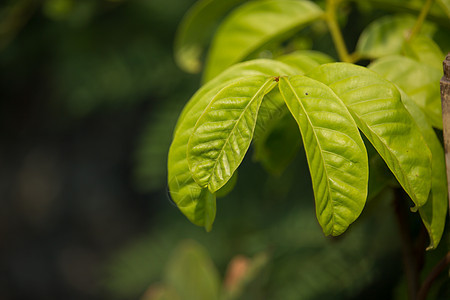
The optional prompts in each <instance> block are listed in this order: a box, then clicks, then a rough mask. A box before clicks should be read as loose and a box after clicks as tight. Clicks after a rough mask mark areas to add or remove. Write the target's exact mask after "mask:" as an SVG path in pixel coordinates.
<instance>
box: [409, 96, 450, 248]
mask: <svg viewBox="0 0 450 300" xmlns="http://www.w3.org/2000/svg"><path fill="white" fill-rule="evenodd" d="M402 101H403V103H404V104H405V107H406V109H408V111H409V113H410V114H411V115H412V116H413V118H414V120H415V121H416V123H417V124H418V125H419V128H420V131H421V133H422V135H423V137H424V139H425V141H426V143H427V145H428V147H429V148H430V150H431V154H432V159H431V170H432V171H433V173H432V178H431V192H430V196H429V199H428V201H427V203H425V205H424V206H422V207H419V213H420V216H421V218H422V221H423V224H424V225H425V228H426V229H427V231H428V235H429V236H430V246H429V247H428V249H434V248H436V247H437V246H438V245H439V242H440V240H441V237H442V234H443V232H444V227H445V218H446V216H447V209H448V204H447V194H448V192H447V173H446V169H445V156H444V149H443V147H442V145H441V143H440V141H439V139H438V138H437V136H436V133H435V132H434V130H433V128H432V127H431V125H430V124H429V123H428V122H427V118H426V116H425V115H424V113H423V112H422V111H421V109H420V108H419V107H418V106H417V105H416V103H415V102H414V101H412V100H411V99H410V98H409V97H408V95H406V93H404V92H403V91H402Z"/></svg>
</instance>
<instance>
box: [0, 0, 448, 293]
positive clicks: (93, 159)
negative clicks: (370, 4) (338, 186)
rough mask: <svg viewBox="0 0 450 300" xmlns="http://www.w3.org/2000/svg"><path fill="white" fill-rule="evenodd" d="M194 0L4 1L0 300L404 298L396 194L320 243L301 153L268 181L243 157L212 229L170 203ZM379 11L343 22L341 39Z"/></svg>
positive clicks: (189, 83) (190, 82)
mask: <svg viewBox="0 0 450 300" xmlns="http://www.w3.org/2000/svg"><path fill="white" fill-rule="evenodd" d="M193 3H194V1H193V0H164V1H156V0H128V1H126V0H109V1H107V0H42V1H37V0H4V1H2V2H1V4H0V299H5V300H7V299H34V300H39V299H179V298H176V296H175V295H173V291H177V292H178V293H180V291H182V292H181V293H182V294H183V295H184V296H183V297H184V298H183V297H182V298H181V299H202V298H201V297H200V296H199V295H210V294H214V293H217V290H220V291H221V293H222V294H225V295H226V297H229V298H227V299H392V298H397V299H402V298H403V297H404V296H405V295H404V292H403V291H404V290H405V288H404V282H403V279H402V276H401V273H402V270H401V251H400V245H399V241H398V232H397V229H396V224H395V219H394V218H393V215H392V211H393V209H392V204H391V195H390V194H389V193H386V194H381V195H380V196H379V197H378V198H376V199H373V200H371V201H370V202H369V203H368V204H367V207H366V208H365V210H364V212H363V215H362V217H361V218H360V219H359V220H358V221H357V222H356V224H355V225H353V226H352V227H351V228H350V230H349V231H348V232H347V233H345V234H344V235H343V236H341V237H339V238H333V239H332V238H327V237H324V236H323V234H322V231H321V229H320V227H319V225H318V223H317V220H316V218H315V212H314V199H313V196H312V188H311V183H310V178H309V172H308V167H307V164H306V161H305V155H304V152H303V150H301V149H300V150H299V151H298V153H297V155H296V156H295V158H294V160H293V163H292V164H290V165H289V166H288V167H287V168H286V170H284V172H282V173H281V174H277V175H270V174H268V173H267V172H265V170H264V169H263V167H262V166H261V165H260V164H258V163H255V162H254V161H253V160H254V159H252V152H251V151H250V153H249V154H248V155H247V158H246V159H245V161H244V164H243V166H242V167H241V168H240V172H239V176H238V182H237V185H236V187H235V189H234V190H233V191H232V192H231V193H230V194H229V195H228V196H226V197H225V198H221V199H218V214H217V219H216V222H215V225H214V228H213V231H212V232H211V233H206V232H205V231H204V229H203V228H198V227H196V226H194V225H192V224H190V223H189V222H188V221H187V219H186V218H185V217H184V216H183V215H182V214H181V213H180V212H179V211H178V209H177V208H176V207H175V206H174V205H173V204H172V203H171V201H170V199H169V197H168V193H167V185H166V158H167V151H168V148H169V145H170V141H171V136H172V131H173V128H174V126H175V122H176V119H177V116H178V114H179V113H180V111H181V109H182V107H183V105H184V104H185V103H186V101H187V100H188V99H189V97H190V96H191V95H192V94H193V93H194V92H195V90H196V89H197V88H198V86H199V84H200V76H199V75H192V74H185V73H183V72H182V71H181V70H179V69H178V67H177V66H176V65H175V63H174V59H173V40H174V36H175V32H176V28H177V26H178V23H179V22H180V20H181V18H182V16H183V15H184V13H185V12H186V11H187V9H188V8H189V7H190V6H191V5H192V4H193ZM379 14H380V13H377V12H369V11H368V12H367V15H364V14H362V15H359V16H356V15H354V16H351V17H352V24H351V25H349V24H348V23H346V24H344V25H345V26H344V33H345V34H346V38H347V40H348V41H349V43H354V42H355V41H356V39H357V36H358V34H359V33H360V32H361V30H362V28H363V26H364V25H366V24H367V23H368V22H370V20H373V19H374V18H376V17H377V16H378V15H379ZM344 23H345V21H344ZM321 30H322V29H321V28H316V32H321ZM315 41H316V42H315V44H314V47H315V48H316V49H319V50H320V49H325V50H327V52H328V53H329V54H331V55H335V54H334V53H333V52H331V53H330V52H329V51H328V50H329V49H330V48H331V45H330V39H329V36H327V35H326V34H322V35H320V36H319V37H318V38H317V39H316V40H315ZM297 44H298V45H306V46H308V47H309V46H311V45H312V41H311V40H308V39H306V40H300V41H299V42H298V43H297ZM306 46H305V47H306ZM300 47H301V46H300ZM275 142H276V141H275ZM410 218H411V219H410V222H411V225H412V228H415V229H416V232H417V235H419V234H420V233H419V232H420V222H419V220H418V218H417V216H414V215H411V216H410ZM445 236H448V235H447V234H446V235H445ZM442 243H443V244H444V246H443V247H441V248H442V249H438V250H435V251H434V252H433V253H434V254H432V255H430V257H429V259H428V260H427V262H426V265H425V266H426V267H427V266H428V264H429V265H430V266H431V265H432V263H433V262H435V261H436V260H437V259H438V258H439V257H440V256H441V254H442V253H444V252H445V250H446V249H445V248H446V244H447V243H448V238H447V240H446V238H444V240H443V242H442ZM427 255H429V254H427ZM230 262H231V263H230ZM230 266H231V267H230ZM227 270H228V271H227ZM230 270H232V271H230ZM242 274H243V275H242ZM435 286H436V287H435V289H434V291H433V293H434V295H435V296H436V297H442V299H448V298H446V296H448V295H449V289H450V288H449V281H448V278H445V277H444V278H441V279H439V280H438V281H437V283H436V285H435ZM208 293H210V294H208ZM171 295H172V296H171ZM189 295H190V296H189ZM157 297H165V298H157ZM189 297H190V298H189ZM205 297H206V298H205ZM205 297H204V298H203V299H208V298H207V296H205ZM209 299H212V298H209ZM437 299H438V298H437Z"/></svg>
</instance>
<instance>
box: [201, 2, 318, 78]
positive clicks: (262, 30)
mask: <svg viewBox="0 0 450 300" xmlns="http://www.w3.org/2000/svg"><path fill="white" fill-rule="evenodd" d="M322 13H323V12H322V10H321V9H320V8H319V7H318V6H317V5H316V4H314V3H312V2H309V1H294V0H278V1H274V0H264V1H253V2H249V3H246V4H244V5H242V6H240V7H239V8H237V9H236V10H234V11H233V12H232V13H231V14H230V15H229V16H228V17H227V18H226V19H225V21H224V22H223V23H222V25H221V26H220V27H219V29H218V30H217V32H216V34H215V37H214V40H213V42H212V45H211V49H210V51H209V54H208V59H207V64H206V66H205V73H204V81H205V82H206V81H209V80H210V79H212V78H214V77H215V76H216V75H217V74H219V73H220V72H221V71H222V70H224V69H226V68H227V67H229V66H231V65H232V64H234V63H236V62H239V61H241V60H243V59H245V58H246V57H247V56H248V55H249V54H251V53H252V52H254V51H256V50H257V49H259V48H260V47H262V46H264V45H265V44H267V43H268V42H269V41H271V40H273V39H276V38H278V39H280V38H282V37H283V36H284V35H285V34H287V33H289V32H291V31H295V30H298V29H300V28H301V27H302V26H304V25H305V24H307V23H310V22H312V21H314V20H317V19H318V18H319V17H320V16H321V15H322Z"/></svg>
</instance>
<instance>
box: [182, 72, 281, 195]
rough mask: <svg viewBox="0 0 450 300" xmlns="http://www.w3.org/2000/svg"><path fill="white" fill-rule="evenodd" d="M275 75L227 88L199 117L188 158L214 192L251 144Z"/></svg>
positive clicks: (203, 183) (202, 183) (199, 178)
mask: <svg viewBox="0 0 450 300" xmlns="http://www.w3.org/2000/svg"><path fill="white" fill-rule="evenodd" d="M275 85H276V82H275V81H274V79H273V77H267V76H255V77H246V78H243V79H241V80H239V81H236V82H233V83H232V84H230V85H228V86H226V87H225V88H223V89H222V90H221V91H220V92H219V93H218V94H217V95H216V96H215V97H214V98H213V99H212V100H211V102H210V103H209V105H208V106H207V108H206V109H205V110H204V112H203V114H202V115H201V117H200V118H199V119H198V121H197V124H196V125H195V128H194V130H193V133H192V135H191V137H190V139H189V143H188V148H187V159H188V163H189V168H190V170H191V173H192V176H193V177H194V180H195V181H196V182H197V183H198V184H199V185H200V186H201V187H204V188H206V187H207V188H209V190H210V191H211V192H212V193H214V192H216V191H217V190H218V189H220V188H221V187H222V186H223V185H224V184H225V183H226V182H227V181H228V180H229V179H230V178H231V176H232V175H233V173H234V171H235V170H236V169H237V167H238V166H239V164H240V163H241V162H242V160H243V159H244V155H245V153H246V152H247V149H248V147H249V146H250V143H251V140H252V138H253V132H254V130H255V125H256V118H257V115H258V110H259V107H260V105H261V102H262V100H263V97H264V95H265V94H267V93H268V92H270V90H271V89H273V88H274V86H275Z"/></svg>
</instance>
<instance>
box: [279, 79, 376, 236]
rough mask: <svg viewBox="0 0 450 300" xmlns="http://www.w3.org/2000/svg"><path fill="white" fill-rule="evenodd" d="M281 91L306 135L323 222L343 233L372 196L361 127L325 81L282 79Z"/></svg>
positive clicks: (330, 230) (326, 228)
mask: <svg viewBox="0 0 450 300" xmlns="http://www.w3.org/2000/svg"><path fill="white" fill-rule="evenodd" d="M280 91H281V94H282V95H283V97H284V99H285V101H286V104H287V106H288V108H289V110H290V112H291V114H292V115H293V116H294V118H295V119H296V121H297V123H298V126H299V128H300V131H301V133H302V139H303V144H304V147H305V152H306V156H307V159H308V163H309V170H310V172H311V178H312V182H313V189H314V196H315V200H316V214H317V218H318V220H319V223H320V225H321V226H322V229H323V231H324V233H325V234H326V235H330V234H331V235H339V234H341V233H343V232H344V231H345V230H346V229H347V227H348V226H349V225H350V224H351V223H352V222H353V221H355V220H356V219H357V217H358V216H359V215H360V213H361V211H362V209H363V207H364V204H365V201H366V197H367V182H368V176H369V171H368V161H367V152H366V148H365V146H364V143H363V141H362V139H361V136H360V134H359V131H358V128H357V126H356V124H355V122H354V120H353V118H352V116H351V115H350V113H349V111H348V110H347V108H346V107H345V105H344V103H343V102H342V101H341V100H340V99H339V98H338V97H337V96H336V95H335V93H333V91H332V90H331V89H330V88H329V87H327V86H326V85H324V84H323V83H321V82H318V81H316V80H313V79H310V78H308V77H305V76H292V77H282V78H280Z"/></svg>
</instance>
